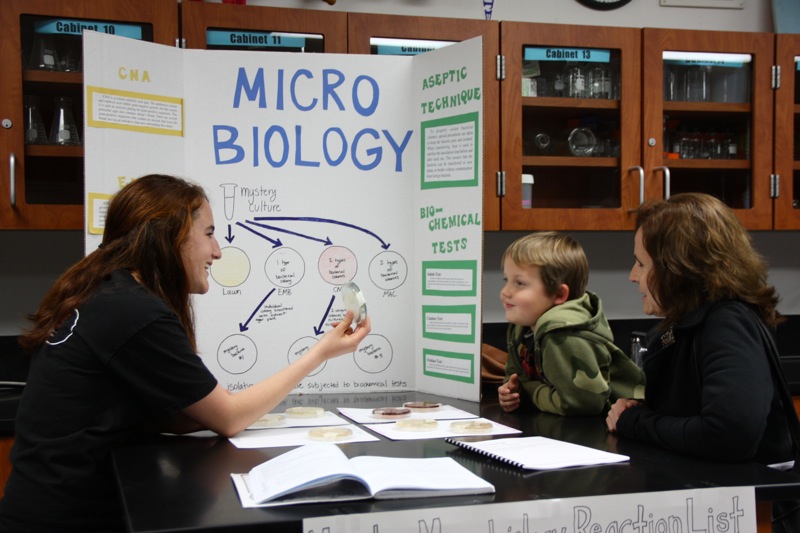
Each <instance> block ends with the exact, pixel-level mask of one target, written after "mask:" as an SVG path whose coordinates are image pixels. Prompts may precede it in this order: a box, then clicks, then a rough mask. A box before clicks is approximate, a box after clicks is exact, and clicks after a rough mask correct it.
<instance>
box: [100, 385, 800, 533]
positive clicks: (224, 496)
mask: <svg viewBox="0 0 800 533" xmlns="http://www.w3.org/2000/svg"><path fill="white" fill-rule="evenodd" d="M413 400H433V401H440V402H442V403H446V404H448V405H452V406H454V407H457V408H459V409H463V410H465V411H469V412H472V413H474V414H479V415H481V416H484V417H486V418H489V419H492V420H496V421H498V422H500V423H502V424H505V425H507V426H510V427H514V428H517V429H520V430H522V431H523V435H543V436H547V437H550V438H554V439H559V440H563V441H568V442H574V443H577V444H582V445H586V446H591V447H593V448H598V449H602V450H607V451H611V452H616V453H622V454H625V455H628V456H630V461H629V462H627V463H622V464H614V465H603V466H597V467H584V468H570V469H561V470H554V471H541V472H534V471H525V470H520V469H518V468H515V467H512V466H506V465H504V464H503V463H500V462H498V461H496V460H492V459H489V458H485V457H483V456H480V455H477V454H475V453H472V452H469V451H467V450H464V449H461V448H458V447H456V446H454V445H452V444H448V443H446V442H445V441H444V440H442V439H424V440H411V441H390V440H388V439H385V438H383V437H380V440H379V441H377V442H360V443H351V444H342V445H340V446H341V448H342V450H343V451H344V452H345V453H346V454H347V455H348V456H350V457H355V456H359V455H387V456H396V457H442V456H449V457H453V458H454V459H455V460H456V461H458V462H459V463H461V464H462V465H464V466H465V467H467V468H468V469H470V470H471V471H473V472H475V473H476V474H478V475H480V476H481V477H483V478H484V479H486V480H487V481H489V482H490V483H492V484H494V485H495V487H496V489H497V492H496V494H494V495H484V496H477V497H475V496H470V497H442V498H426V499H407V500H388V501H387V500H383V501H359V502H348V503H341V502H340V503H336V504H313V505H300V506H292V507H282V508H270V509H244V508H242V505H241V503H240V501H239V497H238V495H237V493H236V490H235V488H234V486H233V483H232V481H231V478H230V474H231V473H232V472H247V471H248V470H250V469H251V468H253V467H254V466H256V465H258V464H260V463H262V462H264V461H266V460H268V459H270V458H272V457H275V456H277V455H279V454H281V453H284V452H286V451H288V450H289V449H290V448H263V449H250V450H247V449H238V448H236V447H235V446H234V445H233V444H231V443H230V442H229V441H228V440H227V439H224V438H217V437H212V438H196V437H174V436H171V437H167V436H159V437H154V438H148V439H143V440H142V441H140V442H137V443H135V444H132V445H131V446H128V447H126V448H123V449H121V450H118V451H116V452H115V453H114V464H115V469H116V474H117V477H118V483H119V487H120V491H121V494H122V497H123V501H124V504H125V508H126V509H125V510H126V514H127V518H128V521H129V527H130V530H131V531H150V532H154V531H190V530H191V531H233V530H236V531H262V532H264V531H281V532H283V531H301V529H302V527H301V525H302V520H303V518H306V517H311V516H324V515H330V514H342V513H348V514H349V513H369V512H377V511H391V510H404V509H419V508H428V507H443V506H466V505H473V504H484V503H500V502H515V501H523V500H540V499H552V498H570V497H585V496H599V495H606V494H626V493H638V492H658V491H668V490H682V489H689V488H707V487H723V486H731V487H734V486H754V487H755V492H756V499H757V500H774V499H782V498H800V477H799V476H795V475H793V474H790V473H786V472H780V471H776V470H773V469H770V468H768V467H766V466H764V465H760V464H755V463H746V464H726V463H711V462H708V461H703V460H699V459H694V458H692V457H688V456H684V455H681V454H675V453H670V452H667V451H665V450H663V449H659V448H656V447H653V446H649V445H645V444H642V443H638V442H635V441H631V440H628V439H623V438H617V437H616V436H614V435H610V434H609V433H608V432H607V430H606V428H605V424H604V420H603V419H602V418H601V417H590V418H564V417H560V416H555V415H549V414H544V413H536V414H531V413H527V414H525V413H523V414H506V413H504V412H502V410H501V409H500V408H499V406H498V405H497V402H496V398H494V397H492V396H491V395H487V397H485V398H484V401H482V402H481V403H480V404H478V403H475V402H465V401H460V400H454V399H451V398H441V397H437V396H433V395H429V394H424V393H417V392H402V393H376V394H358V395H310V396H308V395H307V396H301V397H293V398H292V405H298V404H300V405H315V406H321V407H324V408H325V409H326V410H330V411H335V410H336V407H337V406H338V405H344V406H347V407H376V406H384V405H401V404H402V403H403V402H406V401H413ZM281 410H283V407H279V408H277V409H276V411H281Z"/></svg>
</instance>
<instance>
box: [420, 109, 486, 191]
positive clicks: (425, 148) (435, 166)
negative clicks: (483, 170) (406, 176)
mask: <svg viewBox="0 0 800 533" xmlns="http://www.w3.org/2000/svg"><path fill="white" fill-rule="evenodd" d="M454 105H455V104H454ZM421 129H422V134H421V135H420V137H421V138H422V139H421V142H422V146H421V148H422V151H421V153H422V154H423V155H422V171H421V172H420V176H421V180H422V181H421V183H420V186H421V188H422V189H440V188H443V187H477V186H478V184H479V180H478V178H479V170H480V169H479V168H478V167H479V165H478V147H479V146H480V129H479V124H478V113H477V112H475V113H466V114H464V115H456V116H453V117H446V118H441V119H437V120H429V121H427V122H423V123H422V124H421ZM465 163H466V164H465Z"/></svg>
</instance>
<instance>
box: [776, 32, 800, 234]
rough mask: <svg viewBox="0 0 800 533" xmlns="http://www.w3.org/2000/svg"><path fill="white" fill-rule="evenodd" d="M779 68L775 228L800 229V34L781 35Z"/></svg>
mask: <svg viewBox="0 0 800 533" xmlns="http://www.w3.org/2000/svg"><path fill="white" fill-rule="evenodd" d="M775 50H776V52H775V57H776V65H777V66H778V67H779V68H780V86H779V88H778V89H777V90H776V92H775V136H774V140H773V144H774V148H775V151H774V157H775V174H776V175H777V176H778V178H777V179H778V197H777V198H776V199H775V229H789V230H797V229H800V70H798V69H799V68H800V67H799V66H798V65H800V35H787V34H783V35H778V36H777V37H776V46H775Z"/></svg>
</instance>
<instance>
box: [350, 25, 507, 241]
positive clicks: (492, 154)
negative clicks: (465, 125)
mask: <svg viewBox="0 0 800 533" xmlns="http://www.w3.org/2000/svg"><path fill="white" fill-rule="evenodd" d="M347 22H348V33H349V48H348V52H349V53H351V54H373V55H381V54H391V55H414V54H419V53H424V52H428V51H430V50H434V49H436V48H441V47H442V46H447V45H449V44H452V43H454V42H459V41H465V40H467V39H471V38H473V37H477V36H482V37H483V65H484V68H483V106H484V107H483V110H484V111H483V221H482V222H483V229H484V230H486V231H493V230H499V229H500V200H499V198H498V181H497V180H498V172H499V170H500V108H499V105H500V103H499V102H500V82H499V81H498V79H497V73H496V69H495V68H494V66H495V64H496V62H497V56H498V54H499V49H498V42H499V33H500V27H499V23H497V22H494V21H489V20H467V19H449V18H437V17H409V16H400V15H374V14H366V13H350V14H349V15H348V19H347Z"/></svg>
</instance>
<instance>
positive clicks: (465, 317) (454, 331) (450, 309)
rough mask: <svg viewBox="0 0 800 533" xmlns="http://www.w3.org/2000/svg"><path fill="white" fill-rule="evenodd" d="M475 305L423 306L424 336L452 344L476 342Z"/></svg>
mask: <svg viewBox="0 0 800 533" xmlns="http://www.w3.org/2000/svg"><path fill="white" fill-rule="evenodd" d="M475 316H476V307H475V306H474V305H423V306H422V336H423V337H425V338H426V339H436V340H441V341H451V342H467V343H469V342H475Z"/></svg>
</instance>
